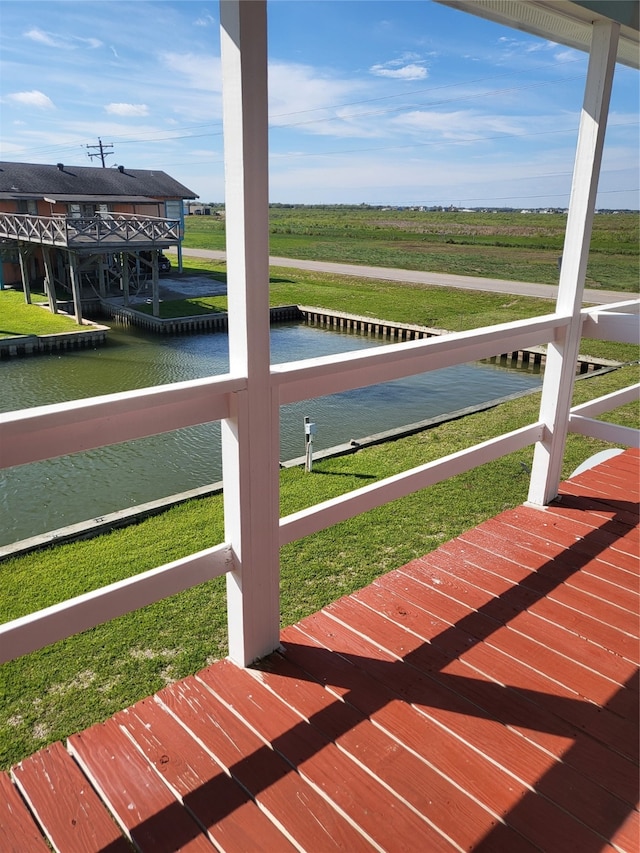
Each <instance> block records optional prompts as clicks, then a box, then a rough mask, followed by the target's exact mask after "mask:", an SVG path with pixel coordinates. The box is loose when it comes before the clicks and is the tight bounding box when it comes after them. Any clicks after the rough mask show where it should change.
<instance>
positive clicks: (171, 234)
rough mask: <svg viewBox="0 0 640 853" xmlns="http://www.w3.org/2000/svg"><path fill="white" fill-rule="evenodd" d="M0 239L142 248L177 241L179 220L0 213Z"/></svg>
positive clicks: (67, 245)
mask: <svg viewBox="0 0 640 853" xmlns="http://www.w3.org/2000/svg"><path fill="white" fill-rule="evenodd" d="M0 239H9V240H19V241H22V242H25V243H42V244H45V245H48V246H59V247H61V248H67V249H85V250H86V249H91V250H94V251H96V250H97V251H100V250H111V251H117V250H118V249H120V250H122V249H125V248H127V247H130V248H138V249H144V248H154V247H162V246H169V245H177V244H179V243H180V221H179V220H177V219H162V218H160V217H157V216H138V215H135V214H126V213H112V214H109V215H108V216H90V217H75V218H74V217H65V216H32V215H30V214H26V213H0Z"/></svg>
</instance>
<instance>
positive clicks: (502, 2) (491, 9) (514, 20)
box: [436, 0, 640, 68]
mask: <svg viewBox="0 0 640 853" xmlns="http://www.w3.org/2000/svg"><path fill="white" fill-rule="evenodd" d="M436 2H437V3H442V5H444V6H451V7H453V8H455V9H460V10H462V11H464V12H469V13H470V14H472V15H478V16H480V17H482V18H487V19H489V20H491V21H496V22H497V23H500V24H504V25H505V26H508V27H513V28H514V29H518V30H523V31H524V32H527V33H532V34H534V35H537V36H541V37H542V38H545V39H549V40H550V41H554V42H559V43H560V44H565V45H568V46H569V47H573V48H576V49H578V50H586V51H589V48H590V45H591V27H592V24H593V23H594V22H595V21H598V20H613V21H617V22H618V23H619V24H620V39H619V43H618V57H617V59H618V62H620V63H621V64H623V65H629V66H631V67H632V68H640V38H639V33H638V17H639V15H638V9H639V7H638V2H637V0H436Z"/></svg>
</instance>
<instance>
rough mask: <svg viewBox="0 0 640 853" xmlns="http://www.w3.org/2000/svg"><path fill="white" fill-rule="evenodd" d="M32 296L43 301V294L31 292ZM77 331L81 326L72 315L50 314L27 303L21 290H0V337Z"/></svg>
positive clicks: (80, 329) (35, 299)
mask: <svg viewBox="0 0 640 853" xmlns="http://www.w3.org/2000/svg"><path fill="white" fill-rule="evenodd" d="M32 298H33V299H34V301H45V296H44V294H32ZM78 331H82V328H81V327H80V326H78V325H77V324H76V321H75V319H74V318H73V317H68V316H66V315H63V314H51V313H50V312H49V311H48V310H46V309H44V308H40V307H38V305H28V304H27V303H26V302H25V301H24V294H23V292H22V291H21V290H0V338H9V337H12V336H13V335H52V334H56V333H57V332H78Z"/></svg>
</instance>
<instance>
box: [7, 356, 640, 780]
mask: <svg viewBox="0 0 640 853" xmlns="http://www.w3.org/2000/svg"><path fill="white" fill-rule="evenodd" d="M637 373H638V371H637V367H627V368H623V369H620V370H617V371H613V372H611V373H609V374H606V375H604V376H597V377H591V378H588V379H584V380H581V381H579V382H577V383H576V392H575V396H574V401H575V402H576V403H578V402H582V401H584V400H585V399H591V398H593V397H595V396H600V395H601V394H605V393H609V392H610V391H612V390H614V389H616V388H619V387H622V386H625V385H628V384H629V383H631V382H632V381H636V379H637ZM538 406H539V394H538V393H535V394H531V395H529V396H526V397H522V398H520V399H518V400H516V401H512V402H509V403H506V404H504V405H502V406H500V407H497V408H495V409H492V410H490V411H487V412H483V413H480V414H477V415H472V416H469V417H467V418H463V419H461V420H458V421H454V422H452V423H450V424H444V425H442V426H439V427H437V428H435V429H431V430H427V431H425V432H423V433H420V434H417V435H413V436H409V437H405V438H402V439H398V440H395V441H391V442H388V443H386V444H384V445H379V446H376V447H371V448H368V449H366V450H362V451H359V452H358V453H356V454H353V455H350V456H344V457H340V458H336V459H326V460H323V461H320V462H317V463H316V465H314V470H313V472H312V473H311V474H305V473H304V471H302V470H301V469H299V468H296V469H286V470H283V471H281V475H280V476H281V513H282V514H283V515H286V514H288V513H291V512H294V511H296V510H298V509H301V508H303V507H305V506H308V505H310V504H313V503H316V502H318V501H320V500H324V499H326V498H329V497H331V496H334V495H338V494H341V493H343V492H346V491H349V490H352V489H354V488H358V487H360V486H362V485H365V484H367V483H370V482H373V481H375V480H378V479H380V478H382V477H386V476H390V475H392V474H394V473H397V472H399V471H402V470H406V469H407V468H410V467H412V466H414V465H418V464H421V463H424V462H427V461H429V460H431V459H435V458H438V457H440V456H443V455H445V454H447V453H451V452H454V451H456V450H459V449H461V448H463V447H465V446H469V445H471V444H474V443H476V442H478V441H481V440H483V439H488V438H490V437H491V436H494V435H497V434H499V433H501V432H504V431H506V430H510V429H515V428H517V427H519V426H521V425H524V424H526V423H529V422H531V421H533V420H535V419H536V418H537V412H538ZM609 419H611V420H615V421H616V422H619V423H624V424H628V425H633V426H637V424H638V407H637V406H635V405H628V406H625V407H623V408H621V409H618V410H617V411H616V413H615V415H611V414H610V415H609ZM604 446H605V445H604V444H603V443H602V442H599V441H595V440H591V439H586V438H583V437H581V436H570V437H569V441H568V445H567V452H566V457H565V464H564V476H568V475H569V474H570V473H571V471H572V470H573V469H574V468H575V467H576V466H577V465H578V464H579V463H580V462H582V461H583V460H584V459H585V458H587V457H588V456H590V455H591V454H592V453H594V452H596V451H597V450H599V449H601V448H602V447H604ZM530 462H531V450H530V449H527V450H524V451H520V452H518V453H515V454H512V455H510V456H507V457H505V458H504V459H501V460H498V461H497V462H494V463H491V464H489V465H485V466H482V467H481V468H478V469H476V470H474V471H470V472H468V473H467V474H464V475H461V476H458V477H454V478H452V479H450V480H448V481H446V482H444V483H440V484H438V485H436V486H433V487H432V488H429V489H426V490H424V491H421V492H419V493H417V494H415V495H411V496H409V497H407V498H404V499H402V500H399V501H395V502H393V503H391V504H389V505H387V506H384V507H381V508H380V509H377V510H373V511H371V512H369V513H366V514H365V515H363V516H360V517H358V518H355V519H351V520H349V521H346V522H344V523H342V524H340V525H337V526H336V527H334V528H331V529H329V530H326V531H322V532H320V533H318V534H316V535H314V536H311V537H308V538H306V539H303V540H300V541H298V542H295V543H292V544H291V545H288V546H286V547H285V548H283V549H282V554H281V567H282V575H281V595H282V623H283V624H291V623H293V622H295V621H297V620H298V619H300V618H301V617H303V616H305V615H306V614H308V613H311V612H314V611H316V610H318V609H319V608H321V607H323V606H324V605H325V604H327V603H329V602H330V601H333V600H335V599H336V598H337V597H338V596H341V595H343V594H346V593H348V592H351V591H353V590H355V589H358V588H360V587H362V586H363V585H366V584H367V583H369V582H370V581H371V580H373V579H374V578H375V577H377V576H378V575H380V574H381V573H383V572H386V571H388V570H389V569H392V568H396V567H398V566H400V565H402V564H404V563H405V562H407V561H408V560H411V559H412V558H414V557H416V556H419V555H421V554H424V553H426V552H428V551H430V550H432V549H433V548H435V547H437V546H438V545H439V544H440V543H441V542H443V541H446V540H448V539H450V538H451V537H453V536H455V535H457V534H458V533H460V532H461V531H463V530H466V529H468V528H470V527H473V526H474V525H476V524H478V523H479V522H480V521H482V520H483V519H485V518H488V517H490V516H492V515H494V514H496V513H498V512H500V511H501V510H503V509H506V508H508V507H512V506H517V505H518V504H520V503H521V502H522V501H523V500H524V499H525V498H526V494H527V486H528V476H527V474H526V466H528V465H529V464H530ZM222 537H223V515H222V500H221V496H219V495H218V496H213V497H210V498H205V499H201V500H197V501H191V502H189V503H187V504H184V505H181V506H177V507H174V508H172V509H170V510H168V511H167V512H165V513H163V514H162V515H159V516H156V517H154V518H150V519H148V520H146V521H143V522H141V523H139V524H138V525H135V526H132V527H128V528H125V529H123V530H118V531H115V532H113V533H111V534H108V535H105V536H101V537H99V538H97V539H94V540H90V541H85V542H76V543H71V544H67V545H61V546H58V547H53V548H50V549H48V550H45V551H40V552H35V553H32V554H29V555H26V556H24V557H19V558H15V559H11V560H7V561H5V562H4V563H2V564H0V584H1V586H2V590H3V595H2V599H1V603H0V621H4V620H8V619H13V618H16V617H18V616H21V615H23V614H25V613H27V612H29V611H31V610H33V609H35V608H40V607H45V606H47V605H49V604H52V603H54V602H57V601H60V600H62V599H64V598H67V597H69V596H73V595H79V594H81V593H82V592H85V591H88V590H90V589H93V588H95V587H97V586H100V585H104V584H106V583H110V582H112V581H115V580H117V579H119V578H124V577H128V576H130V575H133V574H136V573H138V572H142V571H144V570H146V569H149V568H152V567H154V566H156V565H159V564H161V563H164V562H168V561H171V560H175V559H178V558H180V557H182V556H185V555H187V554H189V553H191V552H193V551H196V550H200V549H202V548H206V547H208V546H212V545H215V544H216V543H218V542H220V541H221V540H222ZM226 642H227V640H226V615H225V592H224V580H223V579H217V580H215V581H212V582H210V583H206V584H203V585H201V586H199V587H197V588H195V589H192V590H189V591H187V592H184V593H181V594H179V595H176V596H173V597H172V598H169V599H166V600H164V601H161V602H158V603H157V604H154V605H152V606H150V607H147V608H144V609H143V610H140V611H138V612H136V613H133V614H130V615H128V616H124V617H122V618H120V619H117V620H114V621H113V622H111V623H109V624H107V625H103V626H99V627H97V628H95V629H93V630H91V631H87V632H85V633H84V634H81V635H79V636H76V637H72V638H70V639H69V640H65V641H63V642H60V643H56V644H55V645H53V646H50V647H48V648H46V649H43V650H42V651H40V652H37V653H34V654H31V655H27V656H25V657H22V658H20V659H18V660H15V661H12V662H10V663H8V664H4V665H3V666H2V667H1V668H0V696H1V697H2V702H1V703H0V766H2V767H7V766H9V765H10V764H12V763H14V762H16V761H18V760H19V759H20V758H22V757H23V756H25V755H27V754H30V753H31V752H33V751H34V750H36V749H38V748H40V747H41V746H43V745H44V744H46V743H48V742H51V741H52V740H55V739H58V738H62V737H64V736H65V735H68V734H70V733H72V732H73V731H77V730H81V729H82V728H85V727H87V726H88V725H90V724H92V723H94V722H96V721H98V720H101V719H104V718H106V717H107V716H109V715H111V714H112V713H114V712H115V711H116V710H118V709H120V708H122V707H125V706H127V705H129V704H131V703H133V702H135V701H137V700H138V699H140V698H141V697H143V696H145V695H149V694H151V693H153V692H154V691H156V690H158V689H160V688H161V687H162V686H163V685H165V684H166V683H168V682H169V681H171V680H172V679H177V678H180V677H183V676H185V675H187V674H190V673H193V672H196V671H197V670H198V669H199V668H201V667H203V666H205V665H206V664H207V663H208V662H210V661H212V660H213V659H216V658H220V657H222V656H224V655H225V653H226V648H227V647H226Z"/></svg>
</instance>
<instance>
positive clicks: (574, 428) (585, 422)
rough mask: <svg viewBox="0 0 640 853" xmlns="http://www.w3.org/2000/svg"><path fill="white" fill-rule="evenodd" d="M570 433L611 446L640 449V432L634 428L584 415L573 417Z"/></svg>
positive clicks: (570, 420)
mask: <svg viewBox="0 0 640 853" xmlns="http://www.w3.org/2000/svg"><path fill="white" fill-rule="evenodd" d="M569 432H573V433H578V434H579V435H586V436H588V437H589V438H599V439H601V440H602V441H608V442H609V443H610V444H622V445H623V446H624V447H638V448H640V430H637V429H634V428H633V427H626V426H621V425H620V424H612V423H610V422H609V421H597V420H594V419H593V418H585V417H583V416H582V415H571V417H570V418H569Z"/></svg>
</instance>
